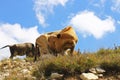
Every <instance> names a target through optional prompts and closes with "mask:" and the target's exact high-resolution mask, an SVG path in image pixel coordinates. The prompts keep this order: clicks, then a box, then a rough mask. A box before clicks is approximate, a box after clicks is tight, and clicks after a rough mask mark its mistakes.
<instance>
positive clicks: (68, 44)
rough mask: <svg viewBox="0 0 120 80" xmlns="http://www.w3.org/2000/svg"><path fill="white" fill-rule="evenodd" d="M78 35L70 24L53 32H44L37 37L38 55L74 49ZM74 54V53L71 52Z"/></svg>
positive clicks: (55, 53)
mask: <svg viewBox="0 0 120 80" xmlns="http://www.w3.org/2000/svg"><path fill="white" fill-rule="evenodd" d="M77 41H78V37H77V35H76V33H75V31H74V29H73V28H72V27H70V26H68V27H66V28H64V29H62V30H59V31H55V32H51V33H47V34H43V35H41V36H39V37H38V38H37V39H36V49H37V55H42V54H48V53H52V54H54V55H57V53H63V54H62V55H64V51H66V50H67V49H71V50H70V51H71V53H72V52H73V50H74V47H75V44H76V43H77ZM71 55H72V54H71Z"/></svg>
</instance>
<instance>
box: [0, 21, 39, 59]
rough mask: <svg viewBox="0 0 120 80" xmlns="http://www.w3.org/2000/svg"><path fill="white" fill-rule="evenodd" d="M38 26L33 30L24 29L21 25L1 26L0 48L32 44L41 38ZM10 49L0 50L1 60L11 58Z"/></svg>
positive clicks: (32, 28) (6, 24)
mask: <svg viewBox="0 0 120 80" xmlns="http://www.w3.org/2000/svg"><path fill="white" fill-rule="evenodd" d="M39 35H40V34H39V32H38V31H37V26H35V27H31V28H23V27H22V26H21V25H20V24H8V23H5V24H0V47H3V46H5V45H8V44H16V43H24V42H32V43H35V39H36V38H37V37H38V36H39ZM9 56H10V52H9V48H5V49H1V50H0V59H2V58H4V57H9Z"/></svg>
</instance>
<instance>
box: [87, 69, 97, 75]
mask: <svg viewBox="0 0 120 80" xmlns="http://www.w3.org/2000/svg"><path fill="white" fill-rule="evenodd" d="M89 71H90V72H91V73H94V74H96V73H97V72H96V69H95V68H91V69H89Z"/></svg>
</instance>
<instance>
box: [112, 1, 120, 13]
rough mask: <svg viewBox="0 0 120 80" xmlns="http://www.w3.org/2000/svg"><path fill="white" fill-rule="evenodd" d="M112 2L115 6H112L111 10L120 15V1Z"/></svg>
mask: <svg viewBox="0 0 120 80" xmlns="http://www.w3.org/2000/svg"><path fill="white" fill-rule="evenodd" d="M112 2H113V5H112V6H111V9H112V10H113V11H117V12H119V13H120V0H112Z"/></svg>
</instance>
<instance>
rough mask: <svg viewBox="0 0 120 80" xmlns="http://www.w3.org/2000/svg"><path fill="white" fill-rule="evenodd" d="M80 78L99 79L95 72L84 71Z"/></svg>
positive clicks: (85, 79) (84, 79)
mask: <svg viewBox="0 0 120 80" xmlns="http://www.w3.org/2000/svg"><path fill="white" fill-rule="evenodd" d="M80 78H81V79H82V80H97V79H98V76H97V75H95V74H93V73H82V74H81V75H80Z"/></svg>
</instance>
